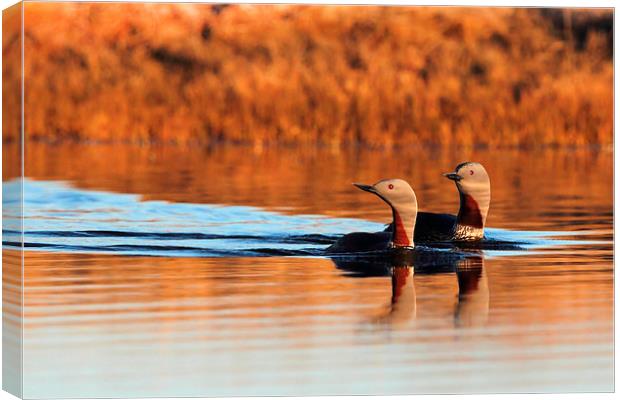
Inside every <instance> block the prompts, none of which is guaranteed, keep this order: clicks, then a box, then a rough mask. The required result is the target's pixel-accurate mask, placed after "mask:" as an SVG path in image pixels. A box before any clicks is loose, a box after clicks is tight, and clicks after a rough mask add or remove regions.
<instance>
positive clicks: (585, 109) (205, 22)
mask: <svg viewBox="0 0 620 400" xmlns="http://www.w3.org/2000/svg"><path fill="white" fill-rule="evenodd" d="M13 12H15V10H13ZM10 17H11V11H9V12H8V13H7V15H5V17H4V18H5V21H8V22H10V21H9V19H10ZM611 17H612V14H611V11H606V10H598V11H586V10H571V11H562V10H541V9H511V8H498V9H490V8H422V7H355V6H349V7H346V6H219V5H196V4H192V5H189V4H188V5H182V4H176V5H164V4H112V3H110V4H105V3H104V4H59V3H56V4H54V3H51V4H49V3H48V4H45V3H26V4H25V39H24V48H25V65H24V67H25V82H26V96H25V106H26V113H25V124H26V125H25V128H26V132H27V136H28V138H29V139H43V140H50V141H57V140H63V139H71V140H87V141H105V142H139V143H150V142H158V143H162V142H164V143H167V142H174V143H181V144H195V143H205V144H206V143H214V142H232V143H250V144H270V143H276V142H277V143H279V144H282V143H284V144H290V143H296V144H309V143H321V144H328V145H340V144H346V143H361V144H364V145H368V146H372V147H391V146H393V145H398V144H402V145H410V144H412V143H416V144H452V145H459V146H471V145H474V146H477V145H485V146H490V147H498V146H538V145H588V144H595V145H602V146H606V145H609V144H611V143H612V140H613V138H612V118H613V107H612V104H613V85H612V82H613V67H612V58H611V36H610V35H611V33H610V32H611V31H610V26H608V24H610V23H611V22H610V21H611ZM16 27H17V25H16V24H13V25H11V24H8V25H7V26H6V27H5V34H4V39H3V41H4V43H3V51H4V54H5V58H7V60H10V59H11V57H13V59H16V57H18V56H19V47H20V41H19V40H18V39H19V38H18V37H16V36H15V35H16V31H15V29H16ZM11 29H13V30H14V32H13V33H12V34H10V33H11V32H10V31H11ZM7 33H9V34H7ZM8 65H9V64H8V61H7V63H5V65H4V66H3V74H4V77H5V86H4V87H5V89H4V93H3V96H4V97H5V106H4V107H5V114H6V113H7V112H8V113H9V114H11V113H12V115H15V114H16V113H17V112H18V109H19V108H18V104H19V98H18V97H17V96H12V93H16V91H15V88H18V87H19V81H18V79H17V76H18V75H17V74H16V73H13V72H11V71H9V70H8V67H7V66H8ZM11 79H12V80H13V81H12V82H10V80H11ZM7 80H8V81H9V82H6V81H7ZM11 96H12V97H11ZM3 130H4V134H5V138H6V137H10V136H13V137H14V136H15V132H17V131H18V120H17V119H8V118H5V121H4V123H3Z"/></svg>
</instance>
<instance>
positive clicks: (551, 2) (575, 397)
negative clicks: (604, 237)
mask: <svg viewBox="0 0 620 400" xmlns="http://www.w3.org/2000/svg"><path fill="white" fill-rule="evenodd" d="M74 1H81V2H88V0H74ZM126 1H128V2H135V3H137V2H141V1H138V0H126ZM91 2H92V0H91ZM148 2H152V3H225V2H226V1H225V0H224V1H199V0H185V1H179V0H150V1H148ZM228 2H231V3H232V2H233V1H228ZM236 2H237V3H258V4H265V3H277V2H281V3H294V4H306V3H311V4H383V5H429V6H439V5H446V6H447V5H451V6H486V7H489V6H495V7H515V6H519V7H607V8H609V7H614V8H615V7H616V1H609V0H608V1H600V0H595V1H575V0H564V1H559V0H538V1H532V0H524V1H520V2H519V3H515V2H509V1H497V0H483V1H481V0H477V1H467V0H448V1H445V2H444V1H438V2H434V3H433V2H429V1H415V0H388V1H385V0H375V1H369V0H339V1H333V0H331V1H330V0H313V1H307V0H306V1H304V0H288V1H273V0H272V1H268V0H255V1H236ZM17 3H18V1H16V0H0V8H2V9H5V8H7V7H10V6H12V5H14V4H17ZM616 22H617V16H616V15H615V14H614V27H615V26H617V25H616ZM0 38H1V33H0ZM614 54H618V33H617V30H616V29H614ZM1 60H2V55H1V52H0V63H1ZM615 67H616V66H615V65H614V99H615V93H617V92H618V80H617V79H616V73H617V68H615ZM1 88H2V83H1V82H0V89H1ZM618 111H619V107H618V104H617V103H616V102H615V101H614V116H615V118H614V200H615V199H619V198H620V196H619V194H620V185H618V169H617V165H618V164H617V163H616V160H617V156H618V147H619V146H618V142H617V141H616V140H615V132H616V131H617V127H618V119H617V118H616V116H617V115H619V114H618ZM1 116H2V110H1V108H0V118H1ZM1 149H2V144H1V141H0V151H1ZM0 154H1V153H0ZM1 168H2V166H1V164H0V171H1ZM1 201H2V192H1V191H0V204H1ZM617 211H618V208H617V207H616V203H615V201H614V238H615V235H616V215H617ZM619 248H620V245H618V242H616V241H614V271H615V254H617V252H618V250H619ZM0 263H1V261H0ZM0 276H1V272H0ZM614 283H615V286H614V288H616V287H617V284H618V274H615V273H614ZM614 294H615V304H618V303H617V302H618V298H619V296H618V291H615V293H614ZM614 311H615V320H616V321H618V315H619V313H618V309H617V308H615V309H614ZM617 339H618V338H617V336H616V346H614V348H617V343H618V342H617ZM0 354H1V351H0ZM614 360H615V370H616V371H618V357H617V356H616V357H615V358H614ZM0 379H1V376H0ZM618 382H619V380H618V375H617V374H616V375H615V387H616V388H618V387H620V386H619V385H618ZM455 396H459V397H463V398H466V399H477V398H483V399H488V400H504V399H506V400H520V399H550V400H564V399H570V400H581V399H583V398H584V397H586V396H587V398H589V399H611V398H616V396H615V394H608V393H594V394H593V393H588V394H583V393H571V394H493V395H412V396H372V397H373V398H377V399H385V400H402V399H420V400H443V399H454V398H455ZM296 398H301V399H305V400H315V399H320V400H326V399H327V400H353V399H359V398H360V397H355V396H324V397H279V398H277V399H282V400H289V399H296ZM8 399H15V397H14V396H12V395H10V394H8V393H6V392H4V391H0V400H8ZM161 399H176V398H158V400H161ZM229 399H231V400H237V399H246V400H247V399H252V400H254V399H256V400H258V399H264V397H243V398H237V397H231V398H229ZM121 400H123V399H122V398H121ZM179 400H181V399H179ZM183 400H186V399H183Z"/></svg>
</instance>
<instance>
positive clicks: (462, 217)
mask: <svg viewBox="0 0 620 400" xmlns="http://www.w3.org/2000/svg"><path fill="white" fill-rule="evenodd" d="M459 196H460V200H461V206H460V208H459V214H458V216H457V218H456V223H457V226H458V227H459V228H461V229H466V230H467V229H468V230H480V231H482V230H484V224H485V222H486V219H487V213H488V211H489V202H490V195H489V193H488V192H485V193H480V194H470V193H463V192H461V191H459Z"/></svg>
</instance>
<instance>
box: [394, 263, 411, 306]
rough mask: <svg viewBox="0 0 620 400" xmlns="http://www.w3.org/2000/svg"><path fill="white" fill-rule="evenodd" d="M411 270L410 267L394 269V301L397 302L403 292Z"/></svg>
mask: <svg viewBox="0 0 620 400" xmlns="http://www.w3.org/2000/svg"><path fill="white" fill-rule="evenodd" d="M409 272H410V271H409V267H394V271H392V303H396V300H398V298H399V297H400V295H401V294H402V293H403V288H404V287H405V285H406V284H407V278H408V277H409Z"/></svg>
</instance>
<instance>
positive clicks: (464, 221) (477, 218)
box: [385, 162, 491, 242]
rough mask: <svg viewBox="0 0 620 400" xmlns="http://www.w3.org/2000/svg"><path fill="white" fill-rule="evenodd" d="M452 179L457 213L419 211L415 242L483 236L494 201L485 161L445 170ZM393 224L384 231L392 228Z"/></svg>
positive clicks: (480, 238) (467, 163)
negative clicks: (457, 208) (456, 196)
mask: <svg viewBox="0 0 620 400" xmlns="http://www.w3.org/2000/svg"><path fill="white" fill-rule="evenodd" d="M443 176H445V177H446V178H448V179H450V180H453V181H454V183H455V184H456V188H457V190H458V192H459V198H460V201H461V206H460V208H459V213H458V214H457V215H451V214H436V213H429V212H419V213H418V217H417V222H416V226H415V232H414V240H415V241H416V242H439V241H477V240H482V239H483V238H484V224H485V222H486V219H487V214H488V213H489V204H490V202H491V182H490V179H489V174H487V171H486V170H485V169H484V167H483V166H482V164H480V163H476V162H464V163H461V164H459V165H457V166H456V168H455V170H454V172H449V173H446V174H443ZM391 230H392V226H391V225H390V226H388V227H387V228H386V230H385V231H387V232H390V231H391Z"/></svg>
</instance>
